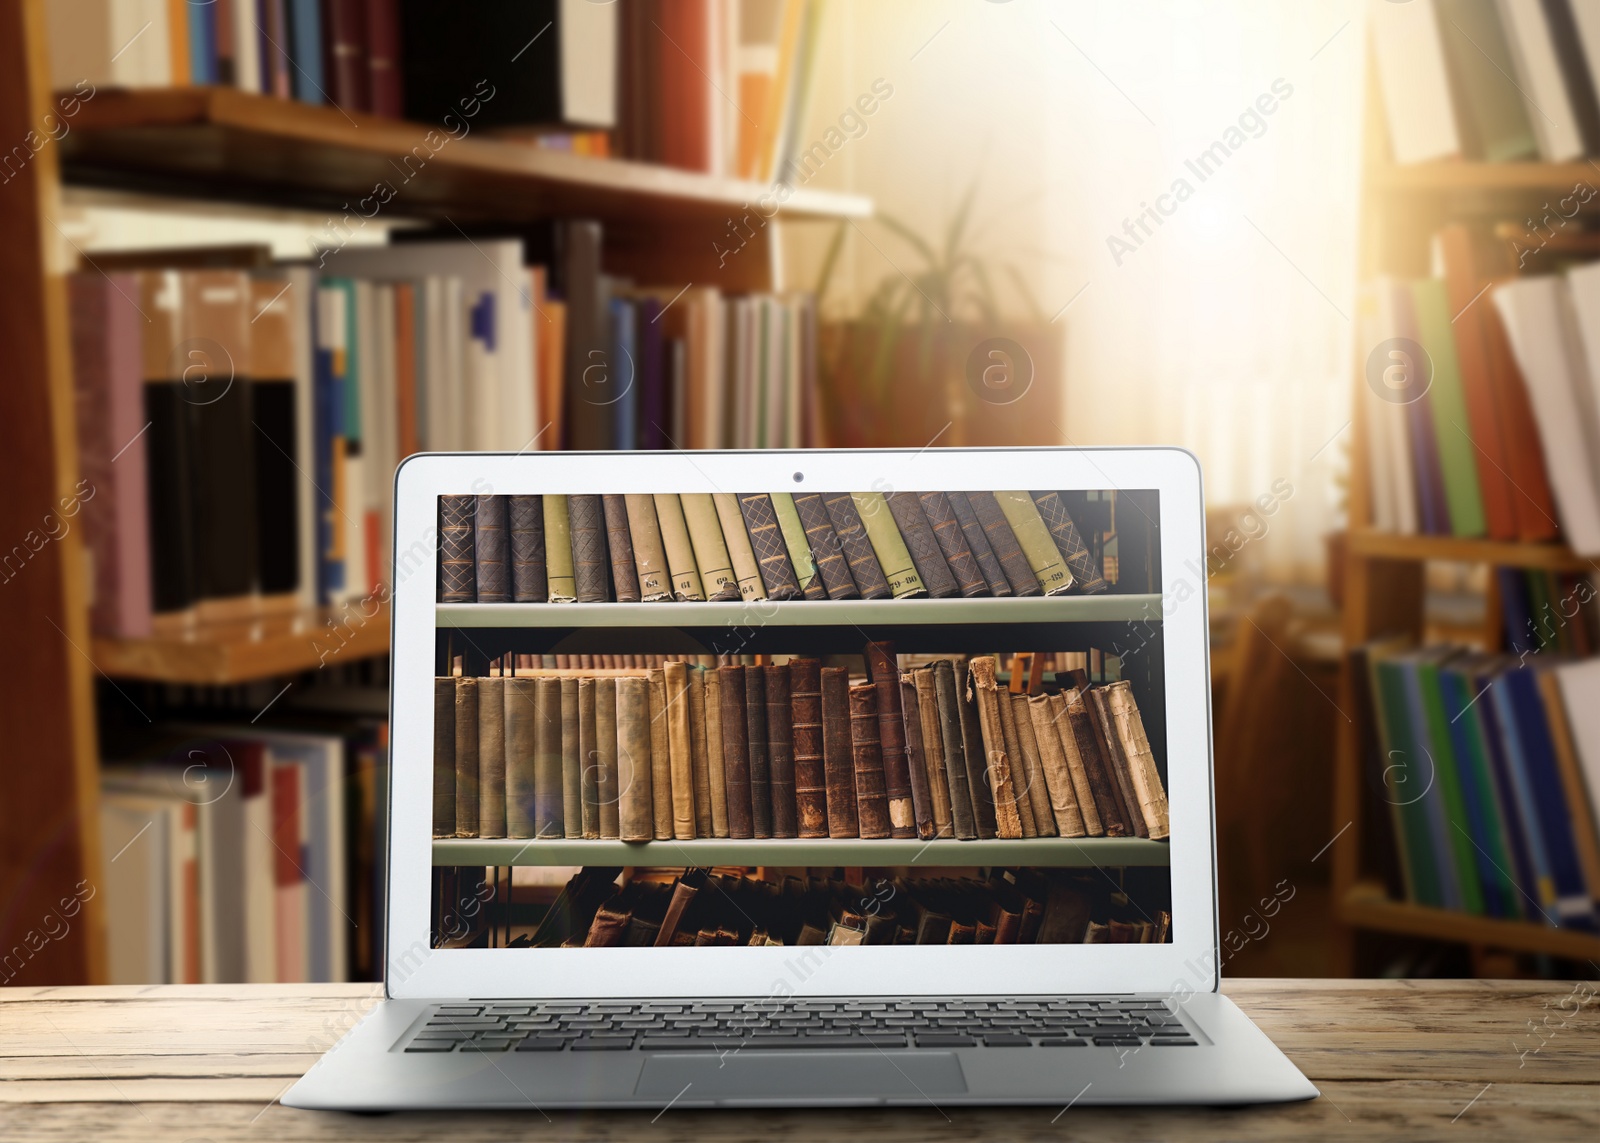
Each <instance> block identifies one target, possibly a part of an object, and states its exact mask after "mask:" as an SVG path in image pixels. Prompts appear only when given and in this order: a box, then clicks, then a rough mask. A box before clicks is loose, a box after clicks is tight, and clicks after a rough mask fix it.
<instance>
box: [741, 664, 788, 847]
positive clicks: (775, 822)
mask: <svg viewBox="0 0 1600 1143" xmlns="http://www.w3.org/2000/svg"><path fill="white" fill-rule="evenodd" d="M749 669H750V670H751V671H759V672H760V673H761V675H762V676H763V681H764V683H765V685H766V700H767V759H768V765H769V769H770V772H771V780H772V786H771V794H772V836H773V837H798V836H799V822H798V820H797V817H796V801H795V776H794V723H793V718H794V716H793V714H792V711H791V705H790V704H791V699H790V695H789V668H788V667H786V666H783V667H776V666H765V667H751V668H749Z"/></svg>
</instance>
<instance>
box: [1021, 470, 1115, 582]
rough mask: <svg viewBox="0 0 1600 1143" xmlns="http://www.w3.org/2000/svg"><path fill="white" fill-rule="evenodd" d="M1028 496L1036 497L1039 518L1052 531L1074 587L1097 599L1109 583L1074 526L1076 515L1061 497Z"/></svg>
mask: <svg viewBox="0 0 1600 1143" xmlns="http://www.w3.org/2000/svg"><path fill="white" fill-rule="evenodd" d="M1028 495H1030V496H1032V497H1033V503H1034V505H1035V506H1036V507H1037V508H1038V509H1039V516H1040V517H1041V518H1042V519H1043V520H1044V525H1045V527H1046V528H1048V529H1049V530H1050V538H1051V539H1053V540H1054V541H1055V544H1056V548H1057V550H1059V551H1060V552H1061V558H1062V559H1063V560H1065V561H1066V564H1067V568H1068V570H1070V571H1071V572H1072V580H1073V587H1074V588H1075V589H1076V590H1077V591H1079V592H1082V593H1083V594H1084V595H1096V594H1098V593H1100V592H1102V591H1104V590H1105V589H1106V581H1105V578H1104V577H1103V576H1102V575H1101V574H1100V565H1099V564H1098V563H1096V562H1095V558H1094V553H1092V552H1090V551H1089V545H1088V544H1086V543H1084V540H1083V536H1082V535H1081V534H1079V532H1078V526H1077V525H1076V524H1074V523H1073V522H1072V515H1071V513H1069V512H1068V511H1067V506H1066V504H1065V503H1064V502H1063V501H1062V499H1061V493H1059V492H1030V493H1029V494H1028Z"/></svg>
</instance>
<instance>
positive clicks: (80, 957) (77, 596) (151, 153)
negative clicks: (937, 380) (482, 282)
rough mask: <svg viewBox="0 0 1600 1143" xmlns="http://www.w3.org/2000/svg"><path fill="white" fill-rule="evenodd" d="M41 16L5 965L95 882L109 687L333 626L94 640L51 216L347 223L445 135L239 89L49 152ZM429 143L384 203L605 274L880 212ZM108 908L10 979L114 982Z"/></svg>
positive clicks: (849, 200)
mask: <svg viewBox="0 0 1600 1143" xmlns="http://www.w3.org/2000/svg"><path fill="white" fill-rule="evenodd" d="M46 2H47V0H0V140H4V147H5V152H6V154H7V155H8V156H11V158H10V160H9V163H10V165H9V166H8V167H7V170H6V174H9V176H10V177H7V178H4V180H3V181H0V230H3V232H4V234H5V236H6V241H5V242H4V243H0V275H3V280H4V282H5V283H6V287H7V299H6V303H5V305H3V306H0V344H3V345H5V347H6V352H7V362H6V365H7V376H6V378H5V380H4V382H3V383H0V489H4V495H3V496H0V554H3V555H10V556H13V557H14V559H13V564H14V565H15V567H13V565H12V564H8V565H7V569H6V570H7V575H6V577H5V580H4V582H0V631H3V632H4V633H5V636H6V639H7V642H8V645H9V646H10V648H11V649H12V655H11V657H10V662H9V663H8V664H7V666H6V667H5V668H4V675H3V678H4V685H3V686H0V728H3V730H4V736H5V744H4V748H3V750H4V753H3V755H0V766H3V767H4V777H3V779H0V781H3V784H4V789H5V794H4V796H3V797H0V902H3V903H4V905H3V909H0V949H4V950H11V949H13V948H15V947H21V946H27V945H29V940H30V938H29V934H30V933H32V934H34V937H33V941H34V942H37V941H38V940H39V939H40V938H39V934H43V933H46V932H49V933H60V932H61V928H62V926H61V925H60V924H59V923H56V922H54V921H48V920H47V918H49V917H51V915H52V912H53V911H55V910H59V909H60V908H61V906H62V902H63V901H64V900H65V901H69V902H70V901H71V900H72V899H73V897H74V892H75V887H78V886H80V885H81V884H83V883H87V884H88V885H89V886H94V885H97V884H98V883H99V882H101V881H102V880H103V876H102V873H101V870H102V869H103V865H102V861H103V859H104V857H105V856H106V855H102V854H101V853H100V852H99V844H98V837H99V831H98V828H97V825H96V822H97V813H98V809H97V805H98V797H99V772H98V771H99V763H98V753H97V743H96V730H95V728H96V720H95V707H94V702H95V694H94V688H95V683H96V680H99V679H105V680H108V681H110V682H111V683H113V684H114V683H115V682H116V681H117V680H119V679H142V680H153V681H160V682H168V683H194V684H228V683H237V682H245V681H251V680H258V679H264V678H270V677H273V676H276V675H281V674H285V673H292V672H298V671H303V670H311V669H313V668H315V667H316V666H317V664H318V651H317V649H316V645H315V643H314V638H315V636H316V635H317V634H318V633H319V632H321V631H323V630H324V622H325V620H326V619H327V618H328V616H327V615H326V614H325V613H321V612H318V613H311V614H306V615H300V616H294V617H289V618H285V619H279V620H274V621H272V622H270V623H266V622H255V621H246V622H241V623H234V624H229V625H223V626H215V627H208V628H200V629H196V630H193V631H191V632H188V633H187V634H185V635H184V636H182V637H178V638H152V639H142V640H135V641H127V640H108V639H99V638H94V637H92V636H91V633H90V630H89V613H88V603H89V582H88V577H87V567H86V549H85V547H84V544H83V541H82V536H81V535H80V533H79V532H78V530H77V529H76V528H74V527H72V526H71V524H72V523H73V522H72V521H70V520H69V521H66V522H65V523H66V524H67V526H66V527H65V528H63V527H62V523H63V521H62V520H61V518H60V509H61V507H62V505H64V504H67V503H70V501H71V493H72V489H73V487H74V485H75V484H76V483H77V479H78V468H79V466H78V456H77V443H76V431H75V424H74V413H73V386H72V367H71V360H70V352H69V340H68V328H67V305H66V289H65V274H66V273H67V272H68V271H69V270H71V269H73V267H71V266H68V265H63V264H61V260H60V259H59V257H58V256H57V254H56V251H57V250H58V249H59V248H60V247H61V246H62V245H63V235H62V234H61V233H60V232H59V228H58V225H57V220H58V219H59V218H60V213H61V202H62V188H63V186H64V185H80V186H94V187H104V188H115V189H120V190H125V191H133V192H137V193H141V194H147V195H159V196H168V197H171V198H174V199H180V200H185V199H186V200H204V201H213V202H214V201H230V202H237V203H241V204H265V205H272V206H278V207H283V206H295V207H300V208H304V209H310V210H319V211H320V210H326V211H328V212H329V218H330V220H333V221H338V220H340V219H342V217H343V213H344V204H346V203H355V202H358V201H359V200H360V198H361V197H362V196H363V195H366V194H368V193H369V192H370V191H371V189H372V187H373V185H374V184H375V183H376V182H378V181H379V180H383V179H392V178H393V173H394V170H395V169H396V168H395V167H394V166H393V165H392V164H393V163H395V162H398V161H400V160H401V159H403V158H404V157H405V156H407V155H409V154H411V153H412V148H413V147H415V146H417V145H418V144H419V143H421V142H422V140H423V136H424V134H425V133H426V132H427V131H428V129H429V128H428V126H427V125H426V124H416V123H402V122H397V121H391V120H383V119H378V118H375V117H371V116H363V115H346V114H344V113H343V112H341V111H339V110H336V109H334V108H330V107H312V106H307V105H305V104H300V103H290V102H287V101H283V100H277V99H269V98H265V97H262V96H255V95H249V94H245V93H242V92H239V91H236V90H232V89H223V88H184V89H174V90H154V91H111V90H100V91H98V92H96V93H95V94H94V96H93V98H92V99H89V100H87V101H83V102H81V103H80V106H79V109H78V111H77V113H76V114H75V115H74V116H72V118H71V119H70V121H69V124H68V126H69V130H68V131H67V133H66V134H65V135H64V136H62V137H61V138H60V139H59V140H53V139H47V138H45V135H46V129H45V128H46V119H45V117H46V115H47V114H51V113H52V112H55V111H56V107H55V104H54V101H53V99H52V92H51V90H50V74H49V53H48V45H47V43H46V39H45V37H46V31H45V24H46V21H45V8H44V5H45V3H46ZM50 122H51V123H58V122H59V120H58V119H56V118H52V119H51V120H50ZM56 130H59V127H57V128H56ZM41 139H43V140H44V141H43V142H42V145H41V144H40V140H41ZM13 147H20V148H21V149H22V150H21V151H13V150H12V148H13ZM429 150H430V151H433V154H432V155H431V157H430V158H429V160H428V162H427V163H426V165H425V166H424V167H422V168H420V169H418V170H417V173H416V174H415V175H414V176H413V177H412V178H411V179H410V180H409V181H408V182H407V183H406V186H405V187H404V189H403V190H402V191H401V192H400V193H398V194H396V195H395V196H394V198H393V199H392V200H391V201H390V203H389V204H387V205H386V206H385V208H384V209H385V210H386V211H390V212H392V213H393V214H395V215H396V216H402V215H403V216H407V217H412V218H421V219H426V220H433V221H436V222H439V223H440V224H442V225H448V223H447V222H446V220H448V222H449V223H454V224H456V225H458V226H461V227H463V228H469V227H471V226H472V225H473V224H483V223H494V224H503V225H506V226H508V227H516V226H518V225H522V224H527V223H531V222H536V221H538V220H541V219H546V218H551V217H563V216H566V217H584V218H596V219H599V220H600V221H601V222H602V223H603V224H604V227H605V243H606V245H605V250H604V268H605V269H606V270H607V271H608V272H610V273H615V274H621V275H628V276H631V277H633V278H635V279H637V280H640V281H645V282H659V283H675V282H683V283H690V282H693V283H697V284H709V285H717V286H720V287H722V288H723V289H726V290H767V289H779V288H782V287H783V285H784V280H783V269H782V258H781V243H780V237H779V231H780V227H781V226H782V225H784V224H787V223H790V222H804V221H816V220H836V219H842V218H863V217H866V216H867V215H869V214H870V213H871V210H872V205H871V202H870V201H869V200H867V199H865V198H862V197H860V196H855V195H845V194H830V193H827V192H822V191H812V190H805V189H799V190H796V191H795V192H794V194H793V195H792V196H790V197H789V199H788V200H787V201H786V202H785V203H784V204H783V205H782V208H781V211H780V213H779V215H778V217H777V218H774V219H773V220H771V221H768V222H766V223H765V224H764V225H760V226H756V225H755V223H754V219H755V218H756V215H757V211H756V208H755V205H754V204H755V203H756V202H757V199H758V198H760V197H761V196H762V195H763V194H764V193H765V192H766V191H767V189H768V188H766V187H765V186H762V185H759V184H755V183H749V182H742V181H739V180H733V179H723V178H715V177H711V176H706V175H699V174H693V173H690V172H686V171H679V170H672V169H668V168H662V167H654V166H648V165H644V164H639V163H629V162H622V161H615V160H604V159H593V158H586V157H581V156H576V155H570V154H563V153H558V152H553V151H540V150H534V149H533V148H530V147H526V146H521V145H516V144H510V143H497V142H493V141H490V140H486V139H481V138H475V137H468V138H463V139H460V140H451V141H450V142H449V143H448V144H447V145H445V146H443V147H439V148H438V149H436V150H435V149H434V148H432V147H430V148H429ZM24 151H25V152H27V155H28V157H27V158H26V159H22V158H21V157H20V156H21V154H22V152H24ZM412 166H413V167H415V162H414V161H413V163H412ZM13 167H14V168H15V170H14V173H13V171H12V168H13ZM769 205H770V200H769ZM747 212H748V213H749V215H750V221H748V222H744V221H742V220H744V219H745V216H746V214H747ZM736 220H741V224H742V225H743V226H745V227H746V228H753V229H754V230H755V234H754V236H753V237H752V238H751V239H749V241H748V244H747V245H746V246H745V247H744V248H743V249H741V250H740V251H739V253H738V256H737V257H735V258H731V259H727V260H726V265H722V264H721V262H722V259H720V258H719V256H718V255H717V253H716V252H715V249H714V245H713V240H714V239H718V238H722V237H724V236H725V235H726V233H727V231H728V227H729V225H730V223H732V222H734V221H736ZM780 220H781V221H780ZM52 537H54V538H52ZM13 571H14V572H15V574H12V572H13ZM334 618H338V617H336V616H335V617H334ZM350 628H351V630H352V632H353V634H352V635H351V643H350V644H349V645H348V646H347V647H346V648H345V651H344V654H343V656H342V657H348V658H354V657H356V656H357V655H376V654H382V653H384V652H386V650H387V647H388V624H387V621H386V617H372V618H370V619H368V620H367V621H366V622H365V623H362V624H352V625H350ZM102 902H103V899H102V898H101V896H100V895H99V894H98V893H96V894H95V895H94V896H92V897H90V899H89V900H88V902H87V903H86V904H85V905H84V907H83V908H82V909H81V910H80V911H78V912H77V913H76V914H75V915H74V916H73V918H72V920H71V922H70V924H69V926H68V927H67V930H66V931H65V933H64V935H60V936H59V937H57V938H55V939H50V940H48V941H47V942H46V943H45V944H44V945H43V946H42V947H40V948H34V949H31V955H29V956H26V957H24V958H22V960H23V961H24V962H25V964H24V969H23V971H22V972H18V973H16V979H17V981H18V982H19V983H27V984H74V983H77V984H82V983H95V982H98V981H101V980H103V979H104V977H105V963H106V961H105V921H104V911H103V908H102ZM46 925H48V926H49V927H48V928H45V927H44V926H46ZM13 971H14V969H13Z"/></svg>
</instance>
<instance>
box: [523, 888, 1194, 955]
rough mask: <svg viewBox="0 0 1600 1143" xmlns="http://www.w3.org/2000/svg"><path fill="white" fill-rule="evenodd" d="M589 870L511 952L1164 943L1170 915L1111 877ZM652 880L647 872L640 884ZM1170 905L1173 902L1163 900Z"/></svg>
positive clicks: (1169, 936)
mask: <svg viewBox="0 0 1600 1143" xmlns="http://www.w3.org/2000/svg"><path fill="white" fill-rule="evenodd" d="M617 874H618V870H616V869H604V868H600V869H596V868H589V869H583V870H581V871H579V872H578V873H577V874H576V875H575V876H574V877H573V878H572V880H571V881H570V882H568V883H567V886H566V888H565V889H564V890H563V891H562V893H561V896H560V897H559V898H558V899H557V901H556V903H555V905H553V906H552V907H551V909H550V911H549V912H548V913H547V914H546V916H545V918H544V920H543V921H542V922H541V923H540V924H539V926H538V927H537V928H536V929H535V930H534V931H533V932H532V933H531V934H529V935H528V936H526V937H525V938H519V940H520V942H521V943H520V945H519V944H518V942H517V941H514V942H513V947H528V948H606V947H618V946H621V947H628V946H632V947H641V946H655V947H680V946H682V947H688V946H694V947H707V946H724V947H726V946H730V945H754V946H767V945H834V946H850V945H891V944H901V945H912V944H916V945H964V944H966V945H970V944H980V945H982V944H1001V945H1007V944H1165V943H1167V942H1168V941H1169V940H1170V939H1171V930H1172V913H1171V910H1170V909H1159V908H1158V909H1154V910H1152V911H1150V912H1149V913H1148V915H1146V913H1145V912H1144V911H1143V909H1142V907H1141V906H1140V905H1136V904H1134V903H1133V902H1132V901H1131V900H1130V899H1129V896H1128V895H1127V894H1125V893H1123V892H1121V891H1119V890H1117V889H1115V888H1114V882H1112V881H1111V880H1110V878H1109V875H1108V876H1107V877H1105V878H1093V877H1089V876H1083V875H1078V874H1072V873H1069V872H1067V871H1064V870H1033V869H1006V870H997V871H994V872H992V873H991V874H990V875H989V876H987V877H982V878H979V877H950V876H931V877H930V876H924V877H896V878H894V879H893V880H890V879H879V880H877V881H874V882H872V883H868V884H859V883H852V882H849V881H846V880H842V879H839V878H836V877H826V876H818V875H817V874H814V873H813V874H811V875H809V876H806V877H804V878H802V877H798V876H794V875H793V874H790V875H788V876H786V877H784V878H783V879H782V880H781V881H779V880H769V879H766V878H763V877H759V876H752V875H749V874H746V873H740V872H735V871H714V870H705V869H685V870H684V871H683V872H682V873H681V874H677V875H670V880H669V879H667V878H666V877H663V876H661V875H660V874H659V873H658V872H657V871H635V875H634V876H633V877H629V878H627V879H625V880H622V881H620V883H619V879H618V877H617ZM641 874H642V875H641ZM1162 899H1163V900H1164V901H1168V902H1170V894H1168V895H1163V898H1162Z"/></svg>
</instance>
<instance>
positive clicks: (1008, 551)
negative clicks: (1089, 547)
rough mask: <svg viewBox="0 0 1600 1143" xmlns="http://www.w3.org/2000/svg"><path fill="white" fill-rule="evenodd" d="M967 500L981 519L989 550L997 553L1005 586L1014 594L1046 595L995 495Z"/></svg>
mask: <svg viewBox="0 0 1600 1143" xmlns="http://www.w3.org/2000/svg"><path fill="white" fill-rule="evenodd" d="M967 499H968V501H969V502H970V503H971V504H972V511H973V512H974V513H975V514H976V515H977V517H978V523H980V524H981V525H983V534H984V536H985V537H986V538H987V539H988V541H989V547H990V548H992V549H993V550H994V555H995V559H997V560H999V561H1000V568H1001V570H1002V571H1003V572H1004V573H1005V577H1006V582H1008V583H1009V584H1010V585H1011V593H1012V594H1013V595H1041V594H1043V592H1044V589H1043V588H1042V587H1041V586H1040V583H1039V577H1038V575H1037V574H1036V573H1035V572H1034V570H1033V565H1032V564H1030V563H1029V562H1028V557H1027V554H1026V553H1025V552H1024V551H1023V550H1022V545H1021V543H1020V542H1018V540H1017V534H1016V532H1015V531H1013V530H1012V528H1011V521H1010V520H1009V519H1008V518H1007V517H1006V514H1005V512H1004V511H1003V510H1002V509H1001V507H1000V502H999V501H998V500H996V499H995V495H994V493H993V492H969V493H967Z"/></svg>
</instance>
